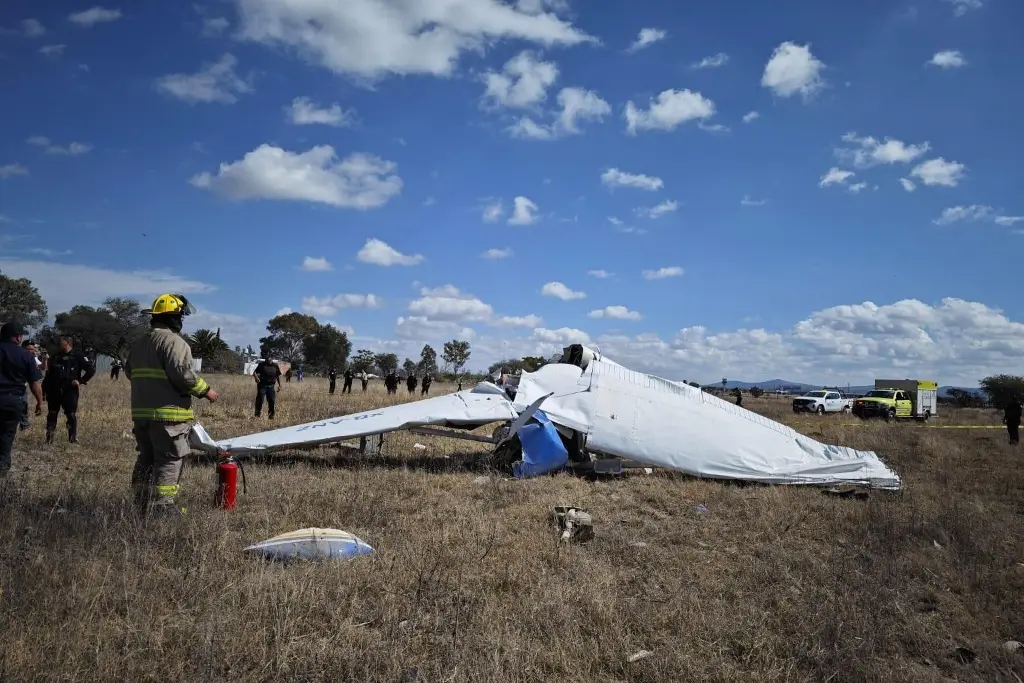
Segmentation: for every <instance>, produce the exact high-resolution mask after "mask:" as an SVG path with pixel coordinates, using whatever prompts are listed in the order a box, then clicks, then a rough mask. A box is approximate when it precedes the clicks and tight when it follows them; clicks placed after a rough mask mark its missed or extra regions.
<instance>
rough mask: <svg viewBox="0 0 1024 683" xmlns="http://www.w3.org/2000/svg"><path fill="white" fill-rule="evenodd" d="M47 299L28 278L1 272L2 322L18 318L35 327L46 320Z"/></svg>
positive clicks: (0, 310) (0, 308)
mask: <svg viewBox="0 0 1024 683" xmlns="http://www.w3.org/2000/svg"><path fill="white" fill-rule="evenodd" d="M46 312H47V311H46V301H44V300H43V297H42V296H40V294H39V290H38V289H36V288H35V287H33V286H32V281H31V280H29V279H27V278H23V277H22V278H12V277H7V276H6V275H4V274H3V272H0V324H3V323H5V322H7V321H8V320H18V321H20V322H21V324H22V325H24V326H25V327H31V328H33V329H35V328H37V327H40V326H41V325H42V324H43V323H44V322H46Z"/></svg>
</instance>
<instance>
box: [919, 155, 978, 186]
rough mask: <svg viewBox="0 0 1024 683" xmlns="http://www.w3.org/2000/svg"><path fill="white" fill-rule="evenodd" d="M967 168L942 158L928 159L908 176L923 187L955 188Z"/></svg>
mask: <svg viewBox="0 0 1024 683" xmlns="http://www.w3.org/2000/svg"><path fill="white" fill-rule="evenodd" d="M966 171H967V167H966V166H964V165H963V164H960V163H957V162H955V161H946V160H945V159H943V158H942V157H939V158H938V159H929V160H928V161H925V162H923V163H921V164H918V165H917V166H915V167H914V169H913V170H912V171H911V172H910V175H912V176H914V177H915V178H917V179H918V180H920V181H921V182H922V183H924V184H925V185H941V186H943V187H956V186H957V185H958V184H960V181H961V180H963V177H964V174H965V173H966Z"/></svg>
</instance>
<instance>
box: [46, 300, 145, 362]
mask: <svg viewBox="0 0 1024 683" xmlns="http://www.w3.org/2000/svg"><path fill="white" fill-rule="evenodd" d="M148 328H149V315H148V314H146V313H142V311H141V307H140V306H139V303H138V302H137V301H134V300H132V299H121V298H110V299H107V300H106V301H104V302H103V305H102V306H100V307H98V308H94V307H92V306H74V307H72V308H71V310H70V311H65V312H63V313H58V314H57V315H56V317H55V318H54V324H53V327H52V328H44V329H43V330H40V335H39V336H40V343H42V344H43V345H44V346H46V348H47V349H48V350H49V351H50V352H51V353H53V352H55V351H56V346H57V338H58V336H59V335H67V336H70V337H74V339H75V340H76V341H77V342H78V344H79V345H80V346H81V347H82V349H83V350H85V351H86V352H87V353H98V354H103V355H105V356H110V357H111V358H120V359H121V360H124V359H125V358H127V356H128V351H129V349H131V345H132V343H133V342H134V341H135V340H136V339H138V338H139V337H141V336H142V335H143V334H145V332H146V330H147V329H148Z"/></svg>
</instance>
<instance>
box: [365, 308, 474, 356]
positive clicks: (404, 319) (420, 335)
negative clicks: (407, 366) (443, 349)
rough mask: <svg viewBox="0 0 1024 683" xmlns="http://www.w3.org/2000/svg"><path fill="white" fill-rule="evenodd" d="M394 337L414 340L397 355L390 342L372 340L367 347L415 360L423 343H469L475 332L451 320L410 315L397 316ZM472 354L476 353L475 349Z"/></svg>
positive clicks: (396, 350)
mask: <svg viewBox="0 0 1024 683" xmlns="http://www.w3.org/2000/svg"><path fill="white" fill-rule="evenodd" d="M395 336H396V337H398V338H399V339H408V340H414V343H413V345H412V346H411V347H409V348H407V349H406V350H405V351H404V352H402V353H400V354H398V350H399V349H394V348H392V345H393V344H394V342H393V341H392V340H372V343H369V344H367V345H368V346H371V347H374V348H384V349H387V350H389V351H393V352H394V353H396V354H398V356H399V358H401V357H402V356H406V357H409V358H416V357H418V356H419V353H420V348H421V346H422V344H423V343H424V342H425V341H428V340H441V339H451V338H456V339H465V340H467V341H469V340H472V339H474V338H475V337H476V331H475V330H473V328H471V327H463V326H462V325H461V324H459V323H458V322H456V321H452V320H430V319H429V318H426V317H424V316H418V315H410V316H399V318H398V319H397V320H396V321H395ZM474 352H476V348H475V347H474Z"/></svg>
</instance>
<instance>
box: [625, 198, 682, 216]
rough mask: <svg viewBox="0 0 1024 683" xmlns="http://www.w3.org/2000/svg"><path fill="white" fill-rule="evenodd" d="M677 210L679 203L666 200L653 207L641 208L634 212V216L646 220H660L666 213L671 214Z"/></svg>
mask: <svg viewBox="0 0 1024 683" xmlns="http://www.w3.org/2000/svg"><path fill="white" fill-rule="evenodd" d="M678 208H679V203H678V202H677V201H675V200H674V199H666V200H665V201H663V202H661V203H660V204H657V205H655V206H650V207H647V206H642V207H640V208H638V209H637V210H636V215H638V216H646V217H647V218H661V217H662V216H664V215H665V214H667V213H672V212H673V211H675V210H676V209H678Z"/></svg>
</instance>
